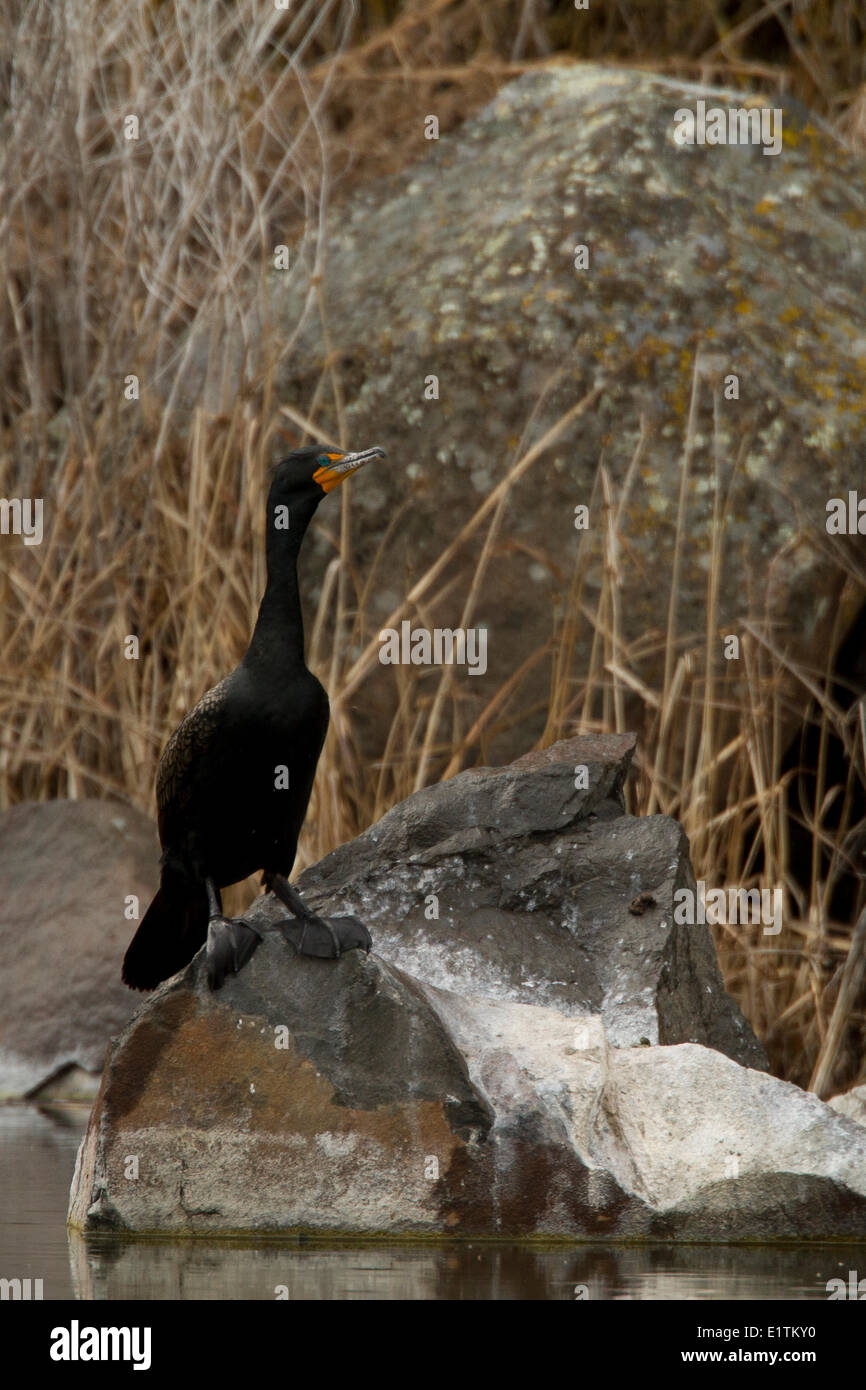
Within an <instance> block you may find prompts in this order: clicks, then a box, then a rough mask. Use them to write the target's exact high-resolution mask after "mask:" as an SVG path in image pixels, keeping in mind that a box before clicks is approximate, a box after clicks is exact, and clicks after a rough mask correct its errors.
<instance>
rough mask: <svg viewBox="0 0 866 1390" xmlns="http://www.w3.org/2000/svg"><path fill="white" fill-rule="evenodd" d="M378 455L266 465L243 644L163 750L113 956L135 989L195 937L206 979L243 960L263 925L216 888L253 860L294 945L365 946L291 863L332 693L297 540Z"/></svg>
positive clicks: (220, 976) (166, 972) (181, 962)
mask: <svg viewBox="0 0 866 1390" xmlns="http://www.w3.org/2000/svg"><path fill="white" fill-rule="evenodd" d="M376 457H384V450H382V449H378V448H374V449H364V450H362V451H361V452H360V453H353V454H348V453H342V452H338V451H337V450H333V449H328V448H326V447H325V446H320V445H314V446H310V447H308V448H304V449H295V451H294V452H293V453H291V454H289V456H288V457H287V458H284V459H282V460H281V462H280V463H278V464H277V465H276V468H275V470H274V476H273V481H272V483H271V488H270V492H269V494H268V511H267V568H268V579H267V585H266V588H265V593H264V597H263V599H262V602H261V607H260V608H259V615H258V618H257V620H256V626H255V630H254V632H253V635H252V638H251V640H250V645H249V647H248V648H247V651H246V654H245V656H244V658H243V660H242V661H241V663H240V665H239V666H238V667H236V668H235V670H234V671H232V673H231V675H229V676H226V678H225V680H222V681H220V683H219V685H215V686H214V687H213V689H212V690H209V691H208V692H207V694H205V695H203V696H202V698H201V699H200V700H199V702H198V704H197V705H196V706H195V708H194V709H192V710H191V711H190V713H189V714H188V715H187V716H186V718H185V719H184V720H183V721H182V723H181V724H179V725H178V727H177V729H175V731H174V733H173V734H172V736H171V738H170V739H169V741H168V743H167V744H166V747H165V751H164V752H163V755H162V758H161V760H160V764H159V772H158V774H157V783H156V799H157V810H158V821H159V838H160V843H161V845H162V848H163V853H162V858H161V860H160V863H161V866H162V874H161V879H160V888H159V891H158V893H157V895H156V897H155V898H154V899H153V902H152V903H151V904H150V907H149V908H148V910H147V912H146V913H145V915H144V918H143V919H142V922H141V925H140V926H139V928H138V931H137V932H136V934H135V936H134V937H133V939H132V942H131V943H130V946H129V949H128V950H127V952H126V957H125V959H124V962H123V979H124V980H125V982H126V983H127V984H128V985H129V986H130V987H131V988H132V989H154V988H155V987H156V986H157V985H158V984H159V982H160V981H161V980H165V979H167V978H168V977H169V976H170V975H174V974H175V973H176V972H177V971H178V970H181V969H182V968H183V967H184V966H185V965H186V964H187V963H188V962H189V961H190V960H192V958H193V956H194V955H195V953H196V951H198V949H199V948H200V946H201V945H202V944H203V943H204V942H205V941H207V974H208V981H209V983H210V987H211V989H218V988H219V986H220V985H221V984H222V982H223V980H224V978H225V976H226V975H227V974H232V973H235V972H237V971H238V970H240V969H241V967H242V966H243V965H244V963H245V962H246V961H247V960H248V959H249V957H250V956H251V955H252V953H253V951H254V950H255V949H256V947H257V946H258V944H259V941H260V940H261V934H260V932H259V931H258V930H257V928H255V927H254V926H253V925H252V924H251V923H249V922H247V921H245V920H244V918H242V917H241V918H236V919H234V920H230V919H228V918H226V917H224V916H223V914H222V904H221V901H220V891H219V890H220V889H221V888H224V887H226V885H227V884H230V883H237V882H238V881H239V880H240V879H244V878H246V877H248V875H250V874H253V873H256V872H257V871H258V870H260V869H261V870H263V878H262V882H263V883H264V884H265V886H266V887H267V888H269V889H271V890H272V891H273V892H274V893H275V894H276V896H277V897H278V898H279V899H280V900H281V901H282V902H283V903H284V904H285V906H286V907H288V909H289V910H290V912H292V913H293V919H292V920H286V921H284V922H281V923H280V924H279V925H280V928H281V930H282V931H283V933H284V935H285V936H286V937H287V938H288V939H289V940H290V941H291V942H292V943H293V944H294V945H295V946H296V947H297V949H298V950H299V951H300V952H302V953H303V954H304V955H313V956H331V957H338V956H339V955H340V953H341V951H344V950H348V949H350V948H351V947H354V946H360V947H362V948H363V949H365V950H369V949H370V944H371V943H370V936H369V933H368V931H367V929H366V927H365V926H364V925H363V923H362V922H360V921H359V920H358V919H357V918H356V917H338V918H332V919H331V920H330V921H327V920H326V919H324V918H320V917H317V916H316V915H315V914H314V913H313V912H311V911H310V909H309V908H308V907H306V906H305V904H304V902H303V900H302V898H301V897H300V896H299V894H298V893H297V891H296V890H295V889H294V888H293V887H292V886H291V884H290V883H289V882H288V875H289V874H290V873H291V869H292V865H293V863H294V859H295V851H296V848H297V843H298V835H299V834H300V830H301V826H302V825H303V822H304V816H305V815H306V812H307V804H308V802H309V800H310V792H311V791H312V787H313V777H314V776H315V772H316V764H317V763H318V761H319V754H320V753H321V751H322V745H323V743H324V741H325V734H326V733H327V731H328V719H329V709H328V697H327V695H326V694H325V691H324V690H323V688H322V686H321V685H320V683H319V682H318V681H317V680H316V677H315V676H314V675H313V674H312V672H311V671H309V670H308V669H307V665H306V662H305V660H304V631H303V622H302V618H301V602H300V595H299V592H298V571H297V559H298V551H299V550H300V547H301V542H302V541H303V539H304V534H305V532H306V530H307V527H308V526H309V524H310V521H311V519H312V517H313V513H314V512H315V510H316V508H317V507H318V505H319V503H320V502H321V500H322V498H323V497H324V496H325V494H326V493H328V492H331V491H333V489H334V488H336V487H337V486H338V485H339V484H340V483H341V482H343V481H344V479H345V478H347V477H349V476H350V475H351V474H352V473H355V472H356V471H357V470H358V469H359V468H361V467H362V466H363V465H364V464H365V463H367V462H368V461H369V460H370V459H371V458H376Z"/></svg>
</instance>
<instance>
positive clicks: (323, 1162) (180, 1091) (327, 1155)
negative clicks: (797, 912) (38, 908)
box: [69, 929, 866, 1240]
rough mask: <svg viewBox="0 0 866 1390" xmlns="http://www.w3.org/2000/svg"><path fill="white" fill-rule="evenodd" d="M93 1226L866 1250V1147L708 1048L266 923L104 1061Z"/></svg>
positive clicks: (829, 1115) (88, 1211)
mask: <svg viewBox="0 0 866 1390" xmlns="http://www.w3.org/2000/svg"><path fill="white" fill-rule="evenodd" d="M69 1215H70V1222H71V1223H72V1224H73V1225H74V1226H76V1227H79V1228H81V1229H84V1230H114V1231H122V1230H124V1229H126V1230H133V1231H154V1232H158V1231H163V1232H187V1233H195V1232H199V1233H204V1232H208V1233H219V1232H224V1233H225V1232H230V1231H233V1232H238V1231H282V1232H290V1233H294V1234H303V1233H308V1234H319V1235H324V1234H330V1235H337V1234H340V1235H351V1234H364V1235H371V1234H379V1235H383V1236H395V1235H430V1234H442V1235H448V1234H450V1235H464V1236H465V1235H498V1236H527V1235H536V1236H541V1235H546V1236H582V1237H588V1236H589V1237H591V1236H596V1237H598V1236H603V1237H605V1238H610V1237H614V1236H619V1237H629V1238H648V1239H664V1240H676V1239H688V1240H698V1239H700V1240H713V1239H722V1240H724V1239H736V1238H741V1239H742V1238H746V1237H750V1238H754V1237H756V1236H760V1237H762V1238H764V1237H769V1236H795V1235H796V1236H800V1237H803V1236H816V1237H817V1236H821V1237H830V1236H841V1235H846V1236H848V1237H851V1236H854V1235H863V1234H866V1131H864V1130H863V1128H862V1127H861V1126H860V1125H857V1124H855V1123H854V1122H853V1121H851V1120H848V1119H844V1118H842V1117H841V1116H839V1115H837V1114H836V1113H835V1112H834V1111H833V1110H831V1109H830V1107H829V1106H826V1105H824V1103H823V1102H822V1101H819V1100H818V1099H817V1098H816V1097H814V1096H811V1095H808V1094H806V1093H805V1092H804V1091H801V1090H800V1089H799V1088H798V1087H796V1086H792V1085H790V1084H789V1083H787V1082H783V1081H777V1080H775V1078H773V1077H769V1076H766V1075H764V1074H763V1073H761V1072H757V1071H753V1070H750V1069H747V1068H745V1067H742V1066H739V1065H738V1064H737V1063H736V1062H733V1061H731V1060H730V1059H729V1058H727V1057H724V1056H722V1054H721V1053H719V1052H715V1051H713V1050H712V1049H710V1048H705V1047H699V1046H697V1045H694V1044H685V1045H681V1046H677V1047H636V1048H631V1049H615V1048H610V1047H609V1046H608V1043H607V1040H606V1038H605V1034H604V1028H603V1025H602V1023H601V1021H600V1020H599V1019H598V1018H597V1017H594V1018H593V1017H587V1018H584V1019H579V1018H574V1017H566V1016H565V1015H564V1014H562V1013H560V1012H559V1011H557V1010H556V1009H553V1008H539V1007H538V1006H534V1005H527V1004H515V1003H502V1002H498V1003H497V1002H492V1001H489V1000H480V999H471V998H467V997H461V996H459V995H455V994H449V993H448V992H446V991H441V990H436V989H433V988H432V987H430V986H422V985H419V984H417V983H416V982H413V981H412V980H411V979H409V978H408V977H407V976H405V975H403V974H402V972H400V971H398V970H396V969H394V968H393V967H390V966H387V965H385V964H384V963H383V962H381V961H377V960H376V959H375V957H373V956H370V957H366V956H364V955H362V954H360V953H358V952H357V951H353V952H350V953H348V954H347V955H346V956H345V957H344V958H343V959H342V960H341V961H339V962H338V963H333V962H328V961H319V960H311V959H303V958H300V957H296V956H295V954H294V951H293V948H292V947H290V946H288V945H287V944H286V943H285V942H284V941H283V940H282V939H281V938H280V937H279V936H278V935H277V933H276V932H275V931H274V930H273V929H271V930H269V931H268V932H267V934H266V937H265V940H264V941H263V943H262V945H261V947H260V948H259V950H258V951H257V952H256V954H255V956H254V957H253V959H252V960H251V961H250V963H249V964H248V966H247V967H246V968H245V969H244V970H243V971H242V973H241V974H240V975H239V976H231V977H230V978H229V980H228V981H227V982H226V984H225V985H224V987H223V988H222V990H220V991H219V992H217V993H213V992H211V991H210V990H208V988H207V984H206V979H205V969H204V963H203V956H202V955H199V956H197V957H196V959H195V961H194V962H193V963H192V964H191V965H190V966H188V967H187V970H186V971H185V972H184V974H183V975H181V976H177V977H175V979H174V980H172V981H169V982H168V983H166V984H165V985H162V986H161V987H160V988H159V990H157V992H156V994H155V995H154V996H153V998H152V999H151V1000H149V1001H148V1002H147V1003H146V1004H145V1005H144V1006H143V1007H142V1008H141V1009H140V1011H139V1012H138V1014H137V1015H136V1016H135V1018H133V1019H132V1021H131V1022H130V1023H129V1024H128V1025H127V1027H126V1029H125V1030H124V1032H123V1034H122V1035H121V1037H120V1038H119V1039H118V1040H117V1041H116V1043H115V1044H114V1046H113V1048H112V1050H111V1054H110V1057H109V1061H108V1064H107V1067H106V1071H105V1074H104V1077H103V1083H102V1088H101V1091H100V1094H99V1097H98V1098H97V1102H96V1105H95V1107H94V1111H93V1114H92V1116H91V1120H90V1125H89V1127H88V1131H87V1134H86V1136H85V1139H84V1141H83V1143H82V1145H81V1149H80V1151H79V1155H78V1161H77V1164H76V1171H75V1177H74V1179H73V1184H72V1192H71V1199H70V1214H69Z"/></svg>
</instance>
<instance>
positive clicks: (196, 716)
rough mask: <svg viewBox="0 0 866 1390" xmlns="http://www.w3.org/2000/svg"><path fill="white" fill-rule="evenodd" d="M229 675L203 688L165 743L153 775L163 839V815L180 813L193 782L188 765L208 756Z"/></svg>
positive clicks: (164, 816) (223, 707) (222, 706)
mask: <svg viewBox="0 0 866 1390" xmlns="http://www.w3.org/2000/svg"><path fill="white" fill-rule="evenodd" d="M231 679H232V678H231V676H226V678H225V679H224V680H221V681H220V683H219V685H215V686H213V688H212V689H211V690H208V691H206V692H205V694H204V695H202V697H201V699H200V700H199V702H198V704H197V705H195V706H194V707H193V709H191V710H190V712H189V714H187V715H186V716H185V717H184V719H182V720H181V722H180V724H178V726H177V728H176V729H175V731H174V733H173V734H172V736H171V738H170V739H169V741H168V743H167V744H166V745H165V750H164V752H163V755H162V758H161V759H160V763H159V771H158V772H157V775H156V809H157V813H158V820H159V832H160V837H161V838H163V840H164V833H163V831H164V825H165V822H166V820H167V818H168V817H169V815H171V816H175V815H182V814H183V811H184V809H185V807H186V806H187V804H188V802H189V800H190V798H191V796H192V793H193V789H194V788H195V786H196V785H197V779H196V777H195V776H194V775H192V774H191V769H192V767H193V765H194V764H196V763H198V764H201V762H202V760H207V758H208V756H209V753H210V748H211V741H212V740H213V738H214V735H215V734H216V732H217V730H218V729H219V728H220V726H221V724H222V721H223V714H224V709H225V701H226V697H227V694H228V687H229V683H230V681H231Z"/></svg>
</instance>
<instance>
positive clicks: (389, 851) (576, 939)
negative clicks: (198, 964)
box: [256, 734, 767, 1068]
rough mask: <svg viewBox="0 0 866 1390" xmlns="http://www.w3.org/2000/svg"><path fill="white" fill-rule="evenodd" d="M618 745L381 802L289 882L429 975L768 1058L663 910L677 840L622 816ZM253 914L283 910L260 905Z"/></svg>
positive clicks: (634, 1037) (695, 935) (705, 935)
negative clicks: (578, 778)
mask: <svg viewBox="0 0 866 1390" xmlns="http://www.w3.org/2000/svg"><path fill="white" fill-rule="evenodd" d="M633 750H634V737H633V736H632V735H629V734H623V735H613V734H611V735H606V736H601V737H595V736H592V737H589V736H587V737H583V738H575V739H570V740H567V741H564V742H561V743H557V744H554V745H553V747H551V748H547V749H545V750H544V751H543V752H541V753H532V754H528V755H527V756H526V757H523V758H520V759H518V760H517V761H516V762H514V763H512V764H510V765H509V766H508V767H504V768H477V769H474V770H472V771H467V772H463V773H461V774H460V775H459V776H457V777H454V778H453V779H452V780H451V781H449V782H444V783H440V784H438V785H436V786H432V787H427V788H425V789H424V790H423V791H420V792H417V793H416V794H415V795H414V796H411V797H409V799H408V800H406V801H404V802H401V803H400V804H399V805H398V806H395V807H394V808H393V809H392V810H391V811H389V812H388V813H387V815H385V816H383V818H382V819H381V820H380V821H378V822H377V824H376V825H374V826H371V827H370V829H369V830H367V831H365V832H364V834H363V835H359V836H358V837H357V839H355V840H353V841H351V842H350V843H349V844H346V845H342V846H341V847H340V848H339V849H337V850H334V851H333V853H332V854H329V855H327V856H326V857H325V858H324V859H323V860H321V861H320V863H318V864H316V865H314V866H313V867H312V868H310V869H308V870H307V871H306V872H305V873H304V874H302V875H301V877H300V879H299V887H300V888H301V890H302V892H303V893H304V895H305V897H306V898H307V900H308V901H309V902H310V904H311V906H313V907H315V909H316V910H317V911H319V912H324V913H326V914H329V915H340V914H342V913H344V912H352V913H356V914H358V915H359V916H361V917H362V918H363V919H364V920H365V921H366V923H367V925H368V927H369V928H370V930H371V932H372V934H373V941H374V948H375V950H376V952H377V954H379V955H380V956H381V957H382V958H383V959H385V960H388V961H390V962H391V963H392V964H394V965H396V966H399V968H400V969H402V970H404V971H406V972H408V973H409V974H411V975H413V976H414V977H415V978H417V979H420V980H424V981H427V982H429V983H430V984H433V985H437V986H439V987H440V988H443V989H447V990H452V991H456V992H457V993H460V994H470V995H478V996H484V997H486V998H490V999H503V1000H505V999H509V1000H515V1001H519V1002H522V1003H533V1004H546V1005H549V1006H551V1007H552V1008H555V1009H557V1010H560V1011H561V1012H563V1013H565V1014H575V1015H578V1014H579V1015H584V1014H586V1013H588V1012H591V1013H598V1014H600V1015H601V1016H602V1018H603V1020H604V1024H605V1028H606V1029H607V1032H608V1035H609V1037H610V1040H611V1042H612V1043H613V1044H614V1045H616V1046H624V1047H629V1046H633V1045H635V1044H637V1043H638V1042H639V1041H640V1040H641V1038H643V1037H646V1038H648V1039H649V1041H650V1042H651V1043H656V1042H662V1043H678V1042H699V1043H704V1044H705V1045H707V1046H709V1047H715V1048H718V1049H719V1050H720V1051H722V1052H725V1053H727V1055H728V1056H730V1057H733V1058H735V1059H736V1060H737V1061H740V1062H742V1063H743V1064H744V1065H746V1066H753V1067H759V1068H766V1066H767V1061H766V1057H765V1055H764V1052H763V1049H762V1048H761V1046H760V1044H759V1043H758V1042H757V1040H756V1038H755V1036H754V1034H753V1033H752V1030H751V1028H750V1027H749V1025H748V1024H747V1023H746V1020H745V1019H744V1018H743V1016H742V1014H741V1012H740V1010H739V1009H738V1008H737V1006H736V1004H735V1003H734V1001H733V1000H732V999H731V998H730V997H729V996H728V995H727V994H726V992H725V989H724V985H723V983H722V978H721V975H720V972H719V968H718V964H717V962H716V957H715V950H714V947H713V943H712V939H711V937H710V934H709V930H708V929H707V927H705V926H698V925H696V926H681V925H677V924H675V923H674V920H673V894H674V892H675V891H676V890H677V889H679V888H683V887H692V888H694V879H693V877H692V872H691V867H690V864H689V857H688V842H687V840H686V837H685V835H684V834H683V832H682V830H681V828H680V827H679V825H677V823H676V822H675V821H673V820H670V819H669V818H668V817H665V816H648V817H633V816H627V815H625V813H624V810H623V797H622V786H623V782H624V779H625V776H626V773H627V771H628V766H629V763H630V761H631V756H632V753H633ZM579 765H580V766H585V767H586V768H587V769H588V780H589V787H588V788H587V789H586V790H583V791H577V790H575V768H576V767H577V766H579ZM642 895H643V896H642ZM635 900H638V901H637V902H636V901H635ZM434 909H435V911H437V912H438V914H439V915H438V917H431V916H429V915H428V914H430V913H431V912H433V911H434ZM256 912H259V913H261V914H262V918H263V919H264V920H274V919H275V918H276V917H277V916H279V915H283V912H282V909H281V908H279V906H278V905H274V904H272V903H271V902H270V901H269V900H265V901H264V902H263V903H262V904H260V905H259V906H258V907H257V908H256Z"/></svg>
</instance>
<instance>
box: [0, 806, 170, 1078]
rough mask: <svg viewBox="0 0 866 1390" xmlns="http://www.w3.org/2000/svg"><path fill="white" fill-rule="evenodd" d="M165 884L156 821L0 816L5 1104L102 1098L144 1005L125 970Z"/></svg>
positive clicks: (93, 813) (44, 810)
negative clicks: (127, 1026)
mask: <svg viewBox="0 0 866 1390" xmlns="http://www.w3.org/2000/svg"><path fill="white" fill-rule="evenodd" d="M158 883H159V844H158V841H157V837H156V831H155V829H154V826H153V822H152V821H151V820H149V819H148V817H147V816H144V815H142V813H141V812H140V811H137V810H135V809H134V808H133V807H131V806H126V805H122V804H120V803H114V802H110V801H46V802H25V803H23V804H21V805H19V806H13V807H12V808H11V809H10V810H8V811H5V812H4V813H3V815H2V816H0V884H2V886H3V904H2V912H0V1097H2V1098H8V1097H15V1096H25V1095H34V1094H37V1093H38V1094H39V1095H40V1097H41V1098H45V1097H47V1096H49V1095H50V1096H53V1097H54V1098H57V1099H61V1098H62V1099H74V1098H76V1097H78V1096H87V1097H88V1098H89V1097H92V1096H93V1094H94V1092H95V1090H96V1086H97V1084H98V1076H99V1072H100V1071H101V1069H102V1063H103V1061H104V1058H105V1049H106V1046H107V1044H108V1041H109V1039H110V1037H111V1035H112V1034H113V1033H116V1032H117V1031H118V1029H120V1028H122V1027H123V1025H124V1023H125V1022H126V1021H127V1019H128V1018H129V1016H130V1014H131V1013H132V1011H133V1009H134V1008H135V1006H136V1004H137V1002H138V1001H137V999H136V997H135V995H133V994H132V992H131V991H130V990H128V989H127V988H126V986H125V985H123V984H122V983H121V979H120V967H121V962H122V961H123V954H124V951H125V950H126V946H127V944H128V941H129V937H130V934H131V927H132V926H133V925H134V923H133V922H131V920H130V919H129V918H128V917H127V916H126V915H125V912H126V910H127V903H128V900H129V899H130V898H131V897H135V898H137V899H138V902H139V904H140V910H141V911H142V912H143V910H144V907H145V906H146V904H147V901H148V899H149V898H150V897H151V896H152V895H153V893H155V892H156V888H157V886H158Z"/></svg>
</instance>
